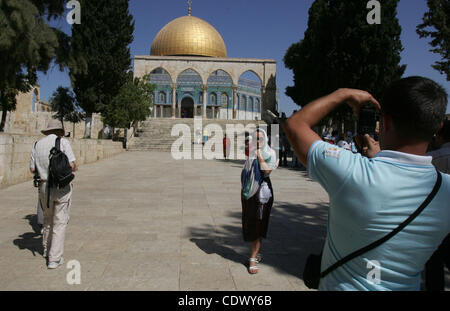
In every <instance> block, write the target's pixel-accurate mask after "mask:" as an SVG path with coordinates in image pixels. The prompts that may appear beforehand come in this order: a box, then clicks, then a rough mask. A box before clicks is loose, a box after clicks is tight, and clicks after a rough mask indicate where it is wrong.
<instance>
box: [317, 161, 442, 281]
mask: <svg viewBox="0 0 450 311" xmlns="http://www.w3.org/2000/svg"><path fill="white" fill-rule="evenodd" d="M436 172H437V181H436V184H435V185H434V187H433V190H432V191H431V193H430V194H429V195H428V197H427V198H426V199H425V201H423V203H422V204H421V205H420V206H419V208H418V209H417V210H416V211H415V212H414V213H412V214H411V215H410V216H409V217H408V218H407V219H406V220H405V221H404V222H402V223H401V224H400V225H399V226H398V227H397V228H395V229H394V230H393V231H392V232H391V233H389V234H387V235H386V236H384V237H383V238H381V239H379V240H378V241H375V242H373V243H372V244H370V245H367V246H366V247H363V248H361V249H359V250H357V251H355V252H353V253H351V254H349V255H347V256H345V257H344V258H342V259H341V260H339V261H337V262H336V263H335V264H333V265H331V266H330V267H328V268H327V269H326V270H325V271H323V272H322V273H320V277H321V278H323V277H324V276H326V275H327V274H328V273H330V272H331V271H333V270H334V269H336V268H337V267H339V266H341V265H343V264H344V263H346V262H347V261H350V260H352V259H353V258H355V257H358V256H361V255H362V254H364V253H366V252H368V251H370V250H371V249H374V248H375V247H377V246H379V245H381V244H383V243H384V242H386V241H387V240H389V239H390V238H392V237H393V236H394V235H396V234H397V233H399V232H400V231H401V230H403V228H405V227H406V226H407V225H409V223H410V222H411V221H413V220H414V218H416V217H417V216H418V215H419V214H420V213H421V212H422V211H423V210H424V209H425V207H427V206H428V204H430V202H431V201H432V200H433V198H434V197H435V196H436V194H437V192H438V191H439V188H440V187H441V184H442V175H441V173H440V172H439V171H438V170H436Z"/></svg>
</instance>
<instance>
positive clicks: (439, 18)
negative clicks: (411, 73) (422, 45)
mask: <svg viewBox="0 0 450 311" xmlns="http://www.w3.org/2000/svg"><path fill="white" fill-rule="evenodd" d="M427 2H428V12H426V13H425V14H424V16H423V23H422V24H420V25H419V26H417V34H419V36H420V37H421V38H424V37H425V38H426V37H431V39H432V40H431V42H430V45H431V46H432V47H433V49H431V50H430V51H431V52H434V53H438V54H440V55H441V57H442V60H441V61H437V62H436V63H435V64H434V65H432V67H433V68H434V69H436V70H438V71H439V72H440V73H442V74H446V75H447V81H450V0H428V1H427ZM433 28H434V29H433Z"/></svg>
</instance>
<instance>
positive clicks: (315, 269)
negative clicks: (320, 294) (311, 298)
mask: <svg viewBox="0 0 450 311" xmlns="http://www.w3.org/2000/svg"><path fill="white" fill-rule="evenodd" d="M321 264H322V253H320V254H319V255H316V254H310V255H309V256H308V258H307V259H306V264H305V269H304V271H303V282H305V285H306V286H307V287H308V288H313V289H317V288H319V282H320V265H321Z"/></svg>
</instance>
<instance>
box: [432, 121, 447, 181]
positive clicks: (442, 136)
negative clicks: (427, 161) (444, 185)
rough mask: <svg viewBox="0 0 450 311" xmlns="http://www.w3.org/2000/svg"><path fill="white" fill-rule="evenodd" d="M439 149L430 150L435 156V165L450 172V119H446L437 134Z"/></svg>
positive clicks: (442, 170)
mask: <svg viewBox="0 0 450 311" xmlns="http://www.w3.org/2000/svg"><path fill="white" fill-rule="evenodd" d="M436 143H437V145H438V146H439V149H437V150H434V151H431V152H428V154H427V155H429V156H431V157H433V165H434V166H435V167H436V168H437V169H438V170H440V171H441V172H443V173H446V174H450V120H445V121H444V124H443V126H442V128H441V129H440V130H439V132H438V133H437V135H436Z"/></svg>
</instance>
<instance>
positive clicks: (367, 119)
mask: <svg viewBox="0 0 450 311" xmlns="http://www.w3.org/2000/svg"><path fill="white" fill-rule="evenodd" d="M376 126H377V116H376V111H375V108H373V107H371V106H364V107H361V110H360V111H359V120H358V134H360V135H362V136H364V135H365V134H369V135H370V136H372V137H374V136H375V129H376Z"/></svg>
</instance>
